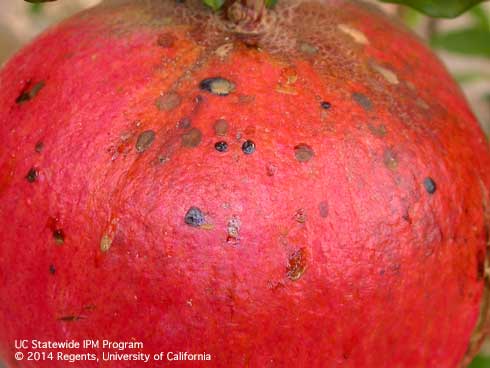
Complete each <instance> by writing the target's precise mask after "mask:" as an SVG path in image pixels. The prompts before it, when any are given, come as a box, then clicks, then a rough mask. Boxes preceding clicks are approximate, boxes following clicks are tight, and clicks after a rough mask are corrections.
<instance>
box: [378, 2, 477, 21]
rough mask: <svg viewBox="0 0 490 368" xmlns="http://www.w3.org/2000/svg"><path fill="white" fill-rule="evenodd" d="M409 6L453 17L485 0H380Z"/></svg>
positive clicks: (436, 15) (439, 16)
mask: <svg viewBox="0 0 490 368" xmlns="http://www.w3.org/2000/svg"><path fill="white" fill-rule="evenodd" d="M381 1H382V2H385V3H396V4H404V5H407V6H410V7H412V8H414V9H417V10H419V11H421V12H422V13H425V14H427V15H430V16H431V17H438V18H454V17H457V16H458V15H460V14H462V13H464V12H465V11H467V10H468V9H470V8H471V7H473V6H475V5H476V4H479V3H481V2H483V1H486V0H381Z"/></svg>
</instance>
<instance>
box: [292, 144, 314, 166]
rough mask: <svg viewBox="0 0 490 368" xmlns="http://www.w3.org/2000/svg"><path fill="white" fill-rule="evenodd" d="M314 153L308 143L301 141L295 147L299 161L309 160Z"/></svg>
mask: <svg viewBox="0 0 490 368" xmlns="http://www.w3.org/2000/svg"><path fill="white" fill-rule="evenodd" d="M314 155H315V152H314V151H313V149H312V148H311V147H310V146H309V145H307V144H306V143H300V144H298V145H297V146H295V147H294V156H295V157H296V160H298V161H299V162H308V161H310V160H311V158H312V157H313V156H314Z"/></svg>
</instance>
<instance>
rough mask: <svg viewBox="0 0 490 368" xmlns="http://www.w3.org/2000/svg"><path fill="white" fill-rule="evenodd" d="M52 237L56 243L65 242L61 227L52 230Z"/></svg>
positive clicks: (61, 243)
mask: <svg viewBox="0 0 490 368" xmlns="http://www.w3.org/2000/svg"><path fill="white" fill-rule="evenodd" d="M53 239H54V243H55V244H56V245H63V244H64V243H65V233H64V232H63V230H62V229H55V230H54V231H53Z"/></svg>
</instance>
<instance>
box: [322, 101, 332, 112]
mask: <svg viewBox="0 0 490 368" xmlns="http://www.w3.org/2000/svg"><path fill="white" fill-rule="evenodd" d="M320 106H321V107H322V109H324V110H328V109H330V108H331V107H332V104H331V103H330V102H327V101H322V103H321V104H320Z"/></svg>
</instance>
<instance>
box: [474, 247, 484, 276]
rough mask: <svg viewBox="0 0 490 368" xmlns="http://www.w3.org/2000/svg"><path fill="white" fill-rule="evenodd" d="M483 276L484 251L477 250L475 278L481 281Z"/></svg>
mask: <svg viewBox="0 0 490 368" xmlns="http://www.w3.org/2000/svg"><path fill="white" fill-rule="evenodd" d="M484 277H485V252H484V251H483V250H481V249H480V250H479V251H478V253H477V255H476V278H477V279H478V280H479V281H481V280H483V278H484Z"/></svg>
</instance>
